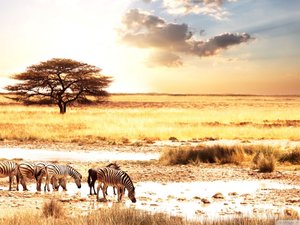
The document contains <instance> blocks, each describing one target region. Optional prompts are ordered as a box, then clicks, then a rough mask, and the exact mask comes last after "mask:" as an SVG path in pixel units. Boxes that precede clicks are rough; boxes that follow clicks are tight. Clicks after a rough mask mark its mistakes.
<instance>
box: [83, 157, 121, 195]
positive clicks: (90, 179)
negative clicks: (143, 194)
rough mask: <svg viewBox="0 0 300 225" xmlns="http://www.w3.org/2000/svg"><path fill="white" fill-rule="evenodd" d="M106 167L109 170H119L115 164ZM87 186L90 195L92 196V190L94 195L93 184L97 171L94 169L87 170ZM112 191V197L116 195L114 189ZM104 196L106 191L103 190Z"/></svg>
mask: <svg viewBox="0 0 300 225" xmlns="http://www.w3.org/2000/svg"><path fill="white" fill-rule="evenodd" d="M106 167H109V168H113V169H116V170H120V169H121V168H120V166H119V165H118V164H117V163H110V164H108V165H107V166H106ZM88 174H89V175H88V180H87V182H88V185H89V187H90V195H93V190H94V194H96V190H95V183H96V180H97V170H95V169H89V170H88ZM113 191H114V195H116V191H115V187H113ZM105 194H107V189H106V190H105Z"/></svg>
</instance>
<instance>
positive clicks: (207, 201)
mask: <svg viewBox="0 0 300 225" xmlns="http://www.w3.org/2000/svg"><path fill="white" fill-rule="evenodd" d="M201 201H202V202H203V203H204V204H210V201H209V200H208V199H207V198H202V199H201Z"/></svg>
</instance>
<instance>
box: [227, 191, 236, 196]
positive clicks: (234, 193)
mask: <svg viewBox="0 0 300 225" xmlns="http://www.w3.org/2000/svg"><path fill="white" fill-rule="evenodd" d="M228 195H230V196H237V195H238V193H236V192H230V193H228Z"/></svg>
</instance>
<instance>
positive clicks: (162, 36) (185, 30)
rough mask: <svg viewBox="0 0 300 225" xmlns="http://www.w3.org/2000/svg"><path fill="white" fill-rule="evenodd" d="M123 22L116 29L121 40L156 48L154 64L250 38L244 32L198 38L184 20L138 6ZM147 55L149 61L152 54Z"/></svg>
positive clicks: (205, 53) (207, 53)
mask: <svg viewBox="0 0 300 225" xmlns="http://www.w3.org/2000/svg"><path fill="white" fill-rule="evenodd" d="M123 23H124V26H125V28H124V29H123V30H122V31H121V32H120V35H121V39H122V41H123V42H124V43H127V44H128V45H131V46H134V47H138V48H149V49H154V50H156V51H157V54H156V59H155V60H154V61H155V63H154V64H156V65H157V64H158V61H160V62H161V64H162V65H166V66H172V65H176V66H178V65H182V62H181V59H180V55H181V54H189V55H194V56H199V57H207V56H212V55H216V54H218V53H219V52H221V51H222V50H226V49H228V48H229V47H231V46H234V45H239V44H242V43H246V42H249V41H250V40H252V39H253V38H252V37H251V36H250V35H249V34H247V33H241V34H240V33H223V34H220V35H217V36H215V37H212V38H210V39H208V40H198V39H196V38H195V37H194V35H193V33H192V32H191V31H190V29H189V27H188V25H187V24H184V23H182V24H177V23H167V22H166V21H165V20H164V19H162V18H160V17H157V16H154V15H151V14H149V13H147V12H142V11H139V10H138V9H132V10H130V11H129V12H128V13H126V14H125V16H124V18H123ZM167 52H168V54H166V53H167ZM159 54H161V56H160V57H158V55H159ZM151 58H152V61H153V59H154V57H151ZM172 62H176V63H175V64H173V63H172Z"/></svg>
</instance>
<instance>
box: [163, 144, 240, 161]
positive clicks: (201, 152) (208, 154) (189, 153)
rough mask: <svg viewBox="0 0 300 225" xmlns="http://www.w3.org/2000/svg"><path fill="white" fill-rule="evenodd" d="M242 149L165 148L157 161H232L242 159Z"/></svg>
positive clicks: (206, 147) (217, 146) (230, 147)
mask: <svg viewBox="0 0 300 225" xmlns="http://www.w3.org/2000/svg"><path fill="white" fill-rule="evenodd" d="M244 159H245V157H244V151H243V148H241V147H240V146H221V145H215V146H197V147H187V148H183V147H179V148H167V149H166V150H165V151H164V152H163V153H162V155H161V157H160V159H159V161H160V162H161V163H163V164H166V165H176V164H188V163H199V162H204V163H221V164H225V163H234V164H239V163H241V162H242V161H244Z"/></svg>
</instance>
